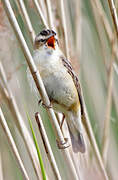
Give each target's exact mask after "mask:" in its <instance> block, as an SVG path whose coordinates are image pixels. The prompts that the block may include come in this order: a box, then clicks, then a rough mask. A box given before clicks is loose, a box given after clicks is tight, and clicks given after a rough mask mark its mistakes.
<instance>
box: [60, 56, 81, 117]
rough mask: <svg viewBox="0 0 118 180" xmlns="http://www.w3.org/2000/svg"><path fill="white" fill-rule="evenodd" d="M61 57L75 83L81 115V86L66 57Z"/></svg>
mask: <svg viewBox="0 0 118 180" xmlns="http://www.w3.org/2000/svg"><path fill="white" fill-rule="evenodd" d="M61 59H62V63H63V65H64V66H65V67H66V68H67V71H68V73H69V74H70V75H71V77H72V79H73V81H74V84H75V86H76V89H77V92H78V96H79V100H80V105H81V115H84V106H83V100H82V95H81V87H80V84H79V80H78V78H77V75H76V74H75V72H74V70H73V68H72V65H71V63H70V62H69V61H68V60H67V59H65V58H64V57H61Z"/></svg>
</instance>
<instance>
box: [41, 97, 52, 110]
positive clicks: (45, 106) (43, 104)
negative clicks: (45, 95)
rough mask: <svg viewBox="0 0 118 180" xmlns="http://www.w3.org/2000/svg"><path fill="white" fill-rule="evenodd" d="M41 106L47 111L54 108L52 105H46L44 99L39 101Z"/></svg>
mask: <svg viewBox="0 0 118 180" xmlns="http://www.w3.org/2000/svg"><path fill="white" fill-rule="evenodd" d="M40 104H41V105H42V106H43V107H44V108H45V109H49V108H52V105H51V103H50V105H46V104H45V103H44V102H43V101H42V99H40V100H39V101H38V105H40Z"/></svg>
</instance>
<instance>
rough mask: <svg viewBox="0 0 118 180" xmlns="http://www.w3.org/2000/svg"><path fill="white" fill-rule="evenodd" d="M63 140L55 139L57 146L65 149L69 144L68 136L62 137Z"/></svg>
mask: <svg viewBox="0 0 118 180" xmlns="http://www.w3.org/2000/svg"><path fill="white" fill-rule="evenodd" d="M64 140H65V142H61V141H58V140H56V141H57V146H58V148H59V149H66V148H68V147H69V146H70V144H69V142H68V138H64Z"/></svg>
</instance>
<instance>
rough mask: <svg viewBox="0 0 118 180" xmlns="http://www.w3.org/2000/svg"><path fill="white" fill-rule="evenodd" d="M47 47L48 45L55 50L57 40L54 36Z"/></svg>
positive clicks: (50, 38)
mask: <svg viewBox="0 0 118 180" xmlns="http://www.w3.org/2000/svg"><path fill="white" fill-rule="evenodd" d="M47 45H48V47H51V48H53V49H55V38H54V36H51V37H49V38H48V40H47Z"/></svg>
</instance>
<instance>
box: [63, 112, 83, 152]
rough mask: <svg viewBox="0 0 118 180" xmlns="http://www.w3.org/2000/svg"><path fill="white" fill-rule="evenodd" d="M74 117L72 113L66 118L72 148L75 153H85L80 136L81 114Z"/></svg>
mask: <svg viewBox="0 0 118 180" xmlns="http://www.w3.org/2000/svg"><path fill="white" fill-rule="evenodd" d="M78 113H79V114H78V115H77V114H76V115H75V114H73V113H72V112H70V113H69V115H68V116H67V117H66V120H67V125H68V129H69V133H70V137H71V142H72V148H73V151H74V152H75V153H78V152H81V153H84V152H85V149H86V148H85V141H84V137H83V135H82V132H83V129H82V123H81V114H80V112H78Z"/></svg>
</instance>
